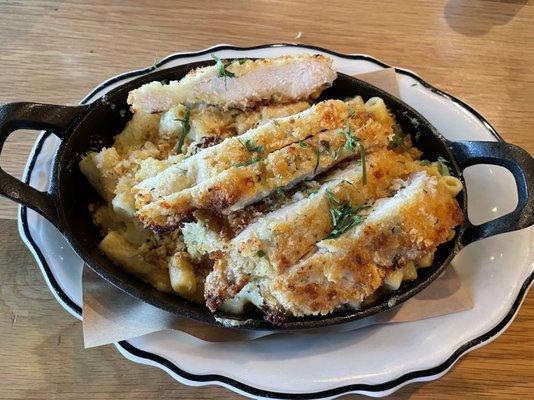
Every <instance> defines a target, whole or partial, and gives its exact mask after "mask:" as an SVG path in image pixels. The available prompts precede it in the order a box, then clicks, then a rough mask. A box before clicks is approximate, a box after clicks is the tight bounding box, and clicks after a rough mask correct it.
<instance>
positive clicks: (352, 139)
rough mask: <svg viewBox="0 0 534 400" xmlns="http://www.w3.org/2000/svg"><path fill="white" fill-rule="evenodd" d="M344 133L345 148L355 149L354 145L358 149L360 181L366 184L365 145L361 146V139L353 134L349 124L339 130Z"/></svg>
mask: <svg viewBox="0 0 534 400" xmlns="http://www.w3.org/2000/svg"><path fill="white" fill-rule="evenodd" d="M341 133H342V134H343V135H345V145H344V147H345V149H346V150H349V151H356V147H358V149H359V150H360V161H361V163H362V183H363V184H364V185H366V184H367V168H366V162H365V147H364V146H363V143H362V140H361V139H360V138H359V137H357V136H354V135H353V134H352V132H351V130H350V125H347V129H346V130H344V131H342V132H341Z"/></svg>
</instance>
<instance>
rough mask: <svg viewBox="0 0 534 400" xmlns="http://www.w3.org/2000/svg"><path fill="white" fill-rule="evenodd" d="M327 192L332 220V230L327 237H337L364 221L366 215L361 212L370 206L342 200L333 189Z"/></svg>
mask: <svg viewBox="0 0 534 400" xmlns="http://www.w3.org/2000/svg"><path fill="white" fill-rule="evenodd" d="M325 194H326V198H327V200H328V206H329V208H330V219H331V221H332V231H331V232H330V234H329V235H328V236H327V237H326V238H327V239H334V238H337V237H339V236H340V235H342V234H343V233H345V232H346V231H348V230H349V229H350V228H352V227H353V226H356V225H358V224H361V223H362V221H363V219H364V217H363V216H361V215H359V213H360V212H361V211H362V210H364V209H366V208H369V206H366V205H359V206H356V207H353V206H352V205H351V204H350V203H349V202H342V201H341V200H340V199H339V198H338V197H337V196H336V195H335V194H334V193H333V192H332V191H331V190H326V192H325Z"/></svg>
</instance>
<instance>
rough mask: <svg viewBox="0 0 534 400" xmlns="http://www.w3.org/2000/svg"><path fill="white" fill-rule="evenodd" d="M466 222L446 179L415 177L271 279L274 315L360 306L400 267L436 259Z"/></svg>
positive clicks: (269, 289)
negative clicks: (341, 232)
mask: <svg viewBox="0 0 534 400" xmlns="http://www.w3.org/2000/svg"><path fill="white" fill-rule="evenodd" d="M461 221H462V212H461V209H460V207H459V206H458V203H457V202H456V201H455V199H454V197H453V196H452V195H451V193H450V192H449V190H447V187H446V184H445V183H444V180H443V179H441V178H439V177H435V176H430V175H428V174H427V173H426V172H419V173H416V174H414V175H413V176H412V177H411V179H410V181H409V184H408V186H406V187H405V188H404V189H401V190H400V191H399V192H398V193H397V194H396V195H395V196H394V197H392V198H389V199H383V200H380V201H378V202H377V203H376V204H375V206H374V208H373V210H372V212H371V213H370V214H369V215H368V216H367V219H366V220H365V221H364V222H363V223H362V224H361V225H358V226H355V227H354V228H352V229H351V230H349V231H347V232H346V233H345V234H344V235H342V236H341V237H339V238H337V239H328V240H324V241H322V242H319V243H318V245H317V251H315V252H314V253H313V254H311V255H310V256H308V257H306V258H304V259H303V260H301V261H300V262H299V263H297V264H295V265H294V266H292V267H290V268H288V269H286V270H285V271H278V273H276V274H275V275H271V277H269V278H267V280H266V281H264V283H263V288H264V290H265V292H266V293H267V295H266V296H265V297H266V298H267V299H271V301H272V303H271V304H270V308H271V310H270V311H269V313H270V315H271V317H272V318H273V319H274V320H277V318H279V317H280V316H281V315H282V314H286V313H289V314H291V315H294V316H301V315H318V314H321V315H324V314H328V313H330V312H332V311H334V310H335V309H337V308H339V307H340V306H342V305H346V304H358V303H359V302H361V301H363V300H364V299H365V298H366V297H367V296H369V295H370V294H372V293H373V292H374V291H375V290H376V289H377V288H378V287H379V286H381V285H382V282H383V278H384V276H385V274H386V273H387V271H388V270H390V269H391V268H392V267H393V266H394V265H395V264H396V265H397V266H398V265H403V263H406V262H407V261H418V260H421V259H423V258H424V257H426V256H428V255H431V254H433V253H434V252H435V251H436V248H437V246H438V245H440V244H441V243H444V242H446V241H447V240H448V238H449V237H450V235H451V233H452V234H453V233H454V232H453V229H454V227H455V226H457V225H459V224H460V223H461ZM273 299H274V300H273Z"/></svg>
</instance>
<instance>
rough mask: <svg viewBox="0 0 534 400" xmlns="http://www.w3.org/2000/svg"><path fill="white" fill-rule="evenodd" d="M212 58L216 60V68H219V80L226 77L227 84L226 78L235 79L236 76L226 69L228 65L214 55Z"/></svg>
mask: <svg viewBox="0 0 534 400" xmlns="http://www.w3.org/2000/svg"><path fill="white" fill-rule="evenodd" d="M211 56H212V57H213V59H214V60H215V68H217V76H218V77H219V78H222V77H224V78H225V82H226V78H235V74H234V73H233V72H230V71H228V70H227V69H226V66H227V64H225V63H223V61H222V60H221V59H220V58H219V57H217V56H216V55H215V54H212V55H211Z"/></svg>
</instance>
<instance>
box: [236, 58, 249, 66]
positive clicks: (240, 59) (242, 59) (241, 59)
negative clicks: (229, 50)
mask: <svg viewBox="0 0 534 400" xmlns="http://www.w3.org/2000/svg"><path fill="white" fill-rule="evenodd" d="M247 60H248V58H238V59H237V60H236V61H237V62H238V63H239V65H243V64H244V63H246V62H247Z"/></svg>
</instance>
